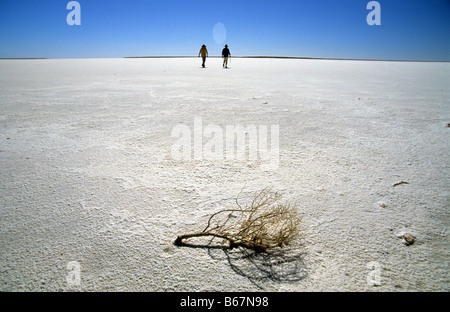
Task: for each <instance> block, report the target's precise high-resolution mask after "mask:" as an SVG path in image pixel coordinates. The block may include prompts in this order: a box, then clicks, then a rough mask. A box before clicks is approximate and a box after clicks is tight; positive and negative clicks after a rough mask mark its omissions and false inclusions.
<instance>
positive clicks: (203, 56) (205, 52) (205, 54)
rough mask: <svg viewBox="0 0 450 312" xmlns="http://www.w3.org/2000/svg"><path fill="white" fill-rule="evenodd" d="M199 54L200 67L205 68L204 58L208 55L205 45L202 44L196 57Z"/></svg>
mask: <svg viewBox="0 0 450 312" xmlns="http://www.w3.org/2000/svg"><path fill="white" fill-rule="evenodd" d="M200 55H201V56H202V60H203V63H202V67H203V68H205V62H206V58H207V57H208V50H207V49H206V46H205V45H202V48H201V49H200V52H199V53H198V57H200Z"/></svg>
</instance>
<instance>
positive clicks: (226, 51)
mask: <svg viewBox="0 0 450 312" xmlns="http://www.w3.org/2000/svg"><path fill="white" fill-rule="evenodd" d="M230 56H231V53H230V50H229V49H228V45H227V44H226V45H225V48H224V49H223V50H222V57H223V65H222V67H223V68H228V57H230Z"/></svg>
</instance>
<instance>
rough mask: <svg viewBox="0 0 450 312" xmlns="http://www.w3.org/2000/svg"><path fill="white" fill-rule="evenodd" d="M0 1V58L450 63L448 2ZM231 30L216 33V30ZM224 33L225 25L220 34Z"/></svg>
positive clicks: (385, 0)
mask: <svg viewBox="0 0 450 312" xmlns="http://www.w3.org/2000/svg"><path fill="white" fill-rule="evenodd" d="M68 2H69V1H68V0H45V1H44V0H0V57H2V58H11V57H17V58H23V57H45V58H82V57H123V56H158V55H171V56H180V55H193V56H196V55H197V53H198V51H199V49H200V46H201V45H202V44H206V45H207V46H208V49H209V52H210V55H220V52H221V50H222V48H223V45H224V43H228V44H229V46H230V50H231V53H232V54H233V55H241V56H249V55H272V56H303V57H319V58H322V57H323V58H360V59H364V58H369V59H399V60H439V61H450V0H379V1H378V2H379V3H380V5H381V26H369V25H368V24H367V22H366V17H367V14H368V13H369V12H370V11H369V10H367V9H366V6H367V3H368V2H369V0H286V1H283V0H227V1H224V0H203V1H199V0H196V1H190V0H183V1H181V0H78V2H79V3H80V5H81V25H80V26H69V25H68V24H67V22H66V17H67V15H68V14H69V12H70V11H69V10H67V9H66V6H67V3H68ZM218 23H221V24H222V25H223V26H224V28H225V30H226V38H225V41H223V39H224V33H223V32H220V33H218V35H216V37H214V33H213V29H214V26H215V25H216V24H218ZM222 29H223V28H222Z"/></svg>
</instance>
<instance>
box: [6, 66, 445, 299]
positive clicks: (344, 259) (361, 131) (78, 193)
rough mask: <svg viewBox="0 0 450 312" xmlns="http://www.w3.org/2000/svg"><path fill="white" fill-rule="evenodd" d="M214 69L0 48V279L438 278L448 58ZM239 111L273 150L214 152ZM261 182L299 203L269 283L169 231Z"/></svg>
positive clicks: (187, 228) (67, 282)
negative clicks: (6, 53)
mask: <svg viewBox="0 0 450 312" xmlns="http://www.w3.org/2000/svg"><path fill="white" fill-rule="evenodd" d="M221 67H222V66H221V60H220V59H214V58H210V59H208V60H207V68H206V69H201V68H200V60H199V59H197V58H180V59H80V60H14V61H13V60H3V61H0V94H1V97H0V166H1V167H0V178H1V179H0V290H1V291H233V292H234V291H237V292H239V291H259V290H264V291H449V290H450V282H449V271H450V269H449V260H450V257H449V251H450V249H449V242H448V235H449V229H448V227H449V225H450V223H449V190H450V180H449V178H450V171H449V164H450V156H449V155H450V143H449V136H450V128H449V127H448V123H449V122H450V101H449V98H450V88H449V82H450V64H449V63H411V62H366V61H335V60H293V59H237V58H236V59H232V62H231V65H230V68H229V69H228V70H223V69H222V68H221ZM238 125H241V126H243V127H244V128H247V129H250V128H251V127H256V129H263V130H267V142H266V143H267V145H268V147H267V150H270V152H271V153H272V154H271V155H272V156H273V158H270V159H266V158H263V157H262V156H263V153H262V152H261V153H257V154H256V157H255V155H254V154H253V157H250V150H251V147H250V146H251V144H250V139H249V143H248V146H245V149H246V150H247V152H248V153H246V154H245V155H244V157H242V155H241V156H240V157H238V156H236V157H234V159H233V158H229V157H227V155H228V154H227V149H226V148H225V147H224V148H222V150H221V148H220V144H218V143H223V146H225V142H227V138H226V129H227V126H228V127H230V126H231V127H233V126H235V127H237V126H238ZM180 129H184V131H185V133H188V135H189V136H188V135H186V136H182V135H180V133H181V132H179V131H178V130H180ZM199 129H200V130H199ZM211 130H214V131H213V132H214V135H211V133H212V132H211ZM277 130H278V131H277ZM262 132H264V131H262ZM221 135H223V138H220V137H221ZM262 137H264V136H262ZM190 139H192V140H190ZM199 140H202V141H199ZM221 140H222V141H221ZM260 141H261V140H260ZM180 142H184V143H186V144H185V145H183V146H182V147H183V149H181V148H180V149H179V150H178V148H176V147H177V144H179V143H180ZM199 142H200V143H199ZM236 142H237V141H236ZM272 142H273V144H269V143H272ZM188 143H189V144H188ZM216 143H217V144H216ZM253 143H254V142H253ZM257 143H258V144H259V143H261V142H257ZM237 145H238V143H236V150H237V148H238V147H237ZM277 145H278V148H277ZM202 147H203V149H202ZM211 147H213V148H211ZM189 149H190V152H191V153H192V154H185V155H184V156H186V155H187V156H191V155H192V157H184V158H183V157H181V158H180V157H179V156H180V155H179V154H177V153H176V152H177V150H178V151H182V150H183V151H189ZM208 151H210V152H215V154H214V155H215V159H212V158H211V157H209V156H208V155H209V154H208V153H207V152H208ZM253 151H254V149H253ZM177 155H178V156H177ZM272 156H271V157H272ZM268 164H269V165H270V166H267V165H268ZM267 186H269V187H272V188H273V189H274V190H277V191H280V192H283V194H284V199H285V200H286V201H289V202H294V203H296V205H297V207H298V210H299V212H300V213H301V215H302V216H303V221H302V223H301V228H302V233H303V235H302V239H301V241H299V242H298V243H295V244H294V245H293V246H290V247H289V248H290V250H291V251H292V250H294V251H295V254H296V257H297V258H296V259H291V260H293V261H292V262H290V263H284V264H283V263H282V264H281V265H280V267H276V264H275V263H274V269H275V270H277V272H278V273H279V274H278V277H280V278H279V280H273V279H269V278H265V276H263V274H262V272H261V271H260V268H258V267H257V265H258V262H257V261H253V262H252V261H247V262H246V259H239V258H233V257H234V256H233V255H232V256H231V258H230V255H228V256H227V255H225V254H223V253H221V251H219V250H208V249H204V248H200V249H192V248H185V247H183V248H179V247H175V246H174V245H173V244H172V242H173V241H174V239H175V238H176V237H177V235H180V234H184V233H190V232H194V231H198V230H202V229H203V228H204V227H205V224H206V222H207V219H208V216H210V215H211V214H212V213H214V212H217V211H219V210H221V209H224V208H234V207H235V198H236V196H237V195H238V193H239V192H240V191H241V190H242V189H243V192H242V195H241V197H242V201H243V202H245V200H246V198H248V197H249V196H250V195H251V194H252V193H254V192H256V191H258V190H260V189H262V188H264V187H267ZM406 232H407V233H411V234H412V235H414V236H415V237H416V240H415V242H414V244H412V245H410V246H406V245H405V244H404V242H403V241H402V239H401V238H399V237H398V236H400V235H401V234H402V233H406ZM266 261H269V262H270V261H273V260H271V259H266ZM283 265H285V266H283ZM294 271H295V272H294ZM286 272H287V274H286V276H283V274H284V273H286ZM291 273H292V274H293V275H292V274H291ZM284 277H285V278H284ZM292 277H294V278H292Z"/></svg>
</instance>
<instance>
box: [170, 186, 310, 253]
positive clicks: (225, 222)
mask: <svg viewBox="0 0 450 312" xmlns="http://www.w3.org/2000/svg"><path fill="white" fill-rule="evenodd" d="M241 193H242V191H241ZM239 196H240V194H239V195H238V196H237V198H236V205H237V208H236V209H225V210H221V211H219V212H216V213H214V214H213V215H211V216H210V218H209V219H208V222H207V226H206V227H205V229H204V230H203V231H201V232H197V233H193V234H185V235H181V236H178V237H177V239H176V240H175V242H174V244H175V245H176V246H187V247H208V248H221V249H229V250H232V249H234V248H237V247H241V248H245V249H249V250H253V251H255V252H258V253H259V252H268V251H270V250H272V249H274V248H279V247H283V246H284V245H286V244H288V243H289V242H291V241H292V240H293V239H294V238H296V237H297V236H298V234H299V227H298V226H299V223H300V222H301V217H300V216H299V215H298V212H297V209H296V207H295V206H293V205H291V204H288V203H285V202H282V201H281V199H282V196H281V194H280V193H278V192H273V191H272V190H271V189H270V188H265V189H263V190H262V191H260V192H259V193H257V194H256V195H255V196H254V198H253V199H252V200H251V202H250V203H249V204H248V205H246V206H244V207H243V206H241V205H240V203H239ZM205 237H209V238H210V239H211V241H214V242H215V243H216V245H214V246H211V244H210V243H211V241H210V243H209V244H208V245H204V244H203V245H202V244H198V243H197V244H196V243H192V242H191V241H192V239H195V238H205Z"/></svg>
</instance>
